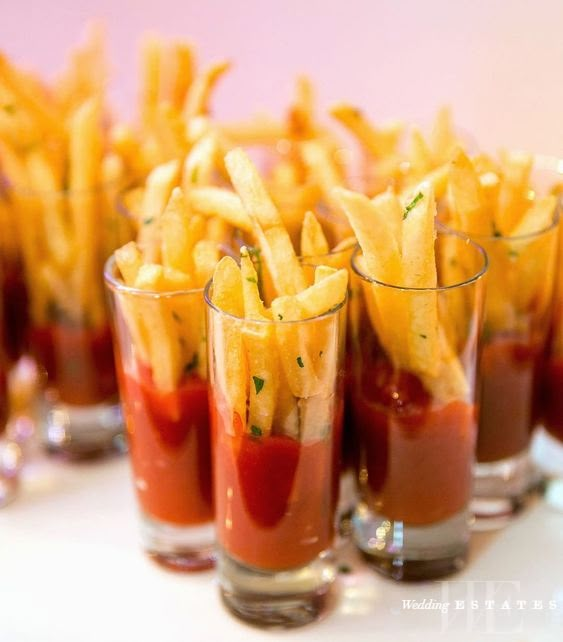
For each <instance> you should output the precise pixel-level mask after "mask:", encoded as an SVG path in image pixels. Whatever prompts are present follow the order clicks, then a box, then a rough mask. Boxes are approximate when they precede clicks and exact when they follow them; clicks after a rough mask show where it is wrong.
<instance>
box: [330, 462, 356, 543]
mask: <svg viewBox="0 0 563 642" xmlns="http://www.w3.org/2000/svg"><path fill="white" fill-rule="evenodd" d="M356 503H357V493H356V479H355V474H354V471H352V470H346V471H343V472H342V473H341V474H340V491H339V499H338V507H337V510H336V521H337V523H336V529H335V531H336V533H337V541H336V547H337V548H338V547H339V546H342V545H344V544H346V542H347V541H348V539H349V538H350V536H351V535H352V515H353V514H354V506H355V505H356Z"/></svg>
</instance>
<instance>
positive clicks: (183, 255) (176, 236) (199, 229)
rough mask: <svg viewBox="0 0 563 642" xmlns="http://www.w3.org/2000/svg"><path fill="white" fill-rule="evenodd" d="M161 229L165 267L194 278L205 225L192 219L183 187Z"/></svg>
mask: <svg viewBox="0 0 563 642" xmlns="http://www.w3.org/2000/svg"><path fill="white" fill-rule="evenodd" d="M160 229H161V238H162V246H161V255H162V265H164V266H165V267H170V268H174V269H175V270H180V271H182V272H185V273H186V274H191V273H192V271H193V269H194V265H193V257H192V252H193V248H194V246H195V244H196V243H197V242H198V241H200V240H201V239H202V238H203V235H204V232H205V221H204V219H203V218H202V217H201V216H198V215H194V216H192V217H190V214H189V209H188V204H187V202H186V199H185V198H184V194H183V192H182V190H181V188H179V187H175V188H174V189H173V190H172V195H171V196H170V200H169V201H168V204H167V205H166V208H165V210H164V212H163V214H162V216H161V219H160Z"/></svg>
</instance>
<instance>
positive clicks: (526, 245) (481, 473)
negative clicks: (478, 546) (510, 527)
mask: <svg viewBox="0 0 563 642" xmlns="http://www.w3.org/2000/svg"><path fill="white" fill-rule="evenodd" d="M558 222H559V212H558V208H556V211H554V213H553V220H552V223H551V224H550V225H549V226H548V227H547V228H546V229H543V230H540V231H538V232H535V233H532V234H528V235H526V236H521V237H502V236H491V237H473V239H474V240H475V241H476V242H478V243H479V244H480V245H482V246H483V248H484V249H485V250H486V252H487V254H488V256H489V266H490V267H489V281H488V294H487V302H486V306H485V317H484V328H483V342H482V353H481V358H480V390H479V397H480V413H479V431H478V439H477V464H476V467H475V489H474V501H473V504H472V507H473V510H474V513H475V515H476V517H478V518H479V521H478V524H477V526H478V527H479V528H487V527H488V526H491V527H494V526H497V525H502V523H503V522H504V521H506V520H507V519H509V518H510V517H511V516H512V515H513V514H514V513H515V512H516V511H518V509H520V508H521V507H522V505H523V504H524V503H525V501H526V498H527V497H528V496H529V493H530V491H531V490H532V489H533V488H534V487H535V486H536V485H537V482H538V477H539V476H538V473H537V470H536V468H535V466H534V464H533V462H532V459H531V457H530V442H531V438H532V433H533V430H534V429H535V428H536V427H537V426H538V424H539V419H540V412H541V409H540V407H539V405H540V404H539V398H540V392H541V376H542V370H543V359H544V352H545V347H546V340H547V338H548V332H549V325H550V319H551V315H552V305H553V291H554V280H555V266H556V255H557V238H558ZM548 367H549V366H548Z"/></svg>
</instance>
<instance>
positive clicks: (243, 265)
mask: <svg viewBox="0 0 563 642" xmlns="http://www.w3.org/2000/svg"><path fill="white" fill-rule="evenodd" d="M240 272H241V277H242V292H243V297H244V315H245V317H246V318H247V319H253V320H258V321H261V320H265V319H269V318H271V315H270V314H268V313H267V311H266V308H265V307H264V303H263V301H262V299H261V298H260V293H259V291H258V274H257V272H256V268H255V267H254V263H253V262H252V259H251V258H250V255H249V253H248V249H247V248H246V247H244V246H243V247H242V248H241V250H240Z"/></svg>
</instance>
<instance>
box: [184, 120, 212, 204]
mask: <svg viewBox="0 0 563 642" xmlns="http://www.w3.org/2000/svg"><path fill="white" fill-rule="evenodd" d="M218 153H219V141H218V138H217V136H216V135H215V134H214V133H213V132H210V133H209V134H206V135H205V136H203V137H202V138H200V139H199V140H198V141H197V143H196V144H195V145H194V146H193V147H192V149H191V150H190V152H189V154H188V155H187V156H186V159H185V161H184V167H183V169H182V188H183V190H184V192H185V193H186V194H188V193H189V192H190V190H191V189H192V188H193V187H195V186H197V185H209V184H210V183H212V182H213V174H214V172H215V171H216V168H217V156H218Z"/></svg>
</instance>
